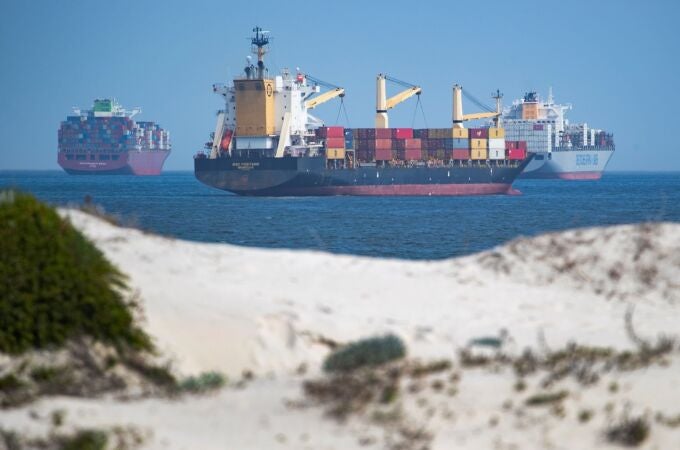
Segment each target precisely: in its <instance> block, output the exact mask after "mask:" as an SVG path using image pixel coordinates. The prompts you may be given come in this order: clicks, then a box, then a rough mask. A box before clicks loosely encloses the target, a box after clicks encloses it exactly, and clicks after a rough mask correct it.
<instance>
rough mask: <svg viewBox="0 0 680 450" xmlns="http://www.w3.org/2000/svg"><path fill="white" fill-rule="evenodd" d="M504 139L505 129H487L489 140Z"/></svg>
mask: <svg viewBox="0 0 680 450" xmlns="http://www.w3.org/2000/svg"><path fill="white" fill-rule="evenodd" d="M504 137H505V128H493V127H491V128H489V139H501V138H504Z"/></svg>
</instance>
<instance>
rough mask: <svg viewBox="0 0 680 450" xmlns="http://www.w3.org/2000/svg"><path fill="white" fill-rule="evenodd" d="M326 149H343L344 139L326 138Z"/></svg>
mask: <svg viewBox="0 0 680 450" xmlns="http://www.w3.org/2000/svg"><path fill="white" fill-rule="evenodd" d="M326 148H345V138H344V137H329V138H326Z"/></svg>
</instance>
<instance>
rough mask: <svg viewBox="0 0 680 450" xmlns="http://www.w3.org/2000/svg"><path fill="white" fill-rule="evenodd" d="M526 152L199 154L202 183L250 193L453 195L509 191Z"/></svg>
mask: <svg viewBox="0 0 680 450" xmlns="http://www.w3.org/2000/svg"><path fill="white" fill-rule="evenodd" d="M530 159H531V157H529V158H527V159H526V160H524V161H518V162H515V163H498V164H496V163H489V164H487V163H486V162H481V163H476V162H475V163H474V164H469V165H464V166H460V165H454V166H444V167H375V166H370V167H365V166H363V167H357V168H354V169H332V168H330V169H329V168H327V167H326V158H324V157H303V158H259V159H258V158H252V159H249V158H217V159H207V158H198V159H195V160H194V161H195V162H194V172H195V175H196V178H197V179H198V180H199V181H201V182H202V183H204V184H206V185H208V186H211V187H214V188H217V189H222V190H225V191H229V192H233V193H235V194H239V195H250V196H328V195H355V196H418V195H432V196H453V195H492V194H509V193H512V192H513V191H512V182H513V181H514V180H515V178H516V177H517V175H518V174H519V173H520V172H521V171H522V170H523V169H524V167H525V166H526V164H527V163H528V162H529V161H530Z"/></svg>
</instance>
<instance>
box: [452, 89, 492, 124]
mask: <svg viewBox="0 0 680 450" xmlns="http://www.w3.org/2000/svg"><path fill="white" fill-rule="evenodd" d="M462 94H463V88H462V86H460V85H458V84H454V85H453V128H465V127H464V126H463V122H466V121H468V120H479V119H490V118H493V119H494V122H495V124H496V126H498V118H499V117H500V115H501V99H502V98H503V94H501V92H500V91H499V90H496V92H495V93H494V94H493V95H492V98H494V99H495V100H496V111H492V110H491V108H489V107H487V106H486V105H484V104H483V103H482V102H480V101H479V100H477V99H476V98H475V97H473V96H472V95H471V94H468V93H467V92H466V93H465V97H466V98H467V99H468V100H470V101H471V102H472V103H474V104H476V105H477V106H479V107H480V108H481V109H485V110H486V111H487V112H483V113H473V114H463V99H462Z"/></svg>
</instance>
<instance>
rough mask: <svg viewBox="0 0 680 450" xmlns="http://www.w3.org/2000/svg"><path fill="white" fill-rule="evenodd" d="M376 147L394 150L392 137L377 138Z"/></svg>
mask: <svg viewBox="0 0 680 450" xmlns="http://www.w3.org/2000/svg"><path fill="white" fill-rule="evenodd" d="M375 149H376V150H392V139H376V140H375ZM390 159H391V158H390Z"/></svg>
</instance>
